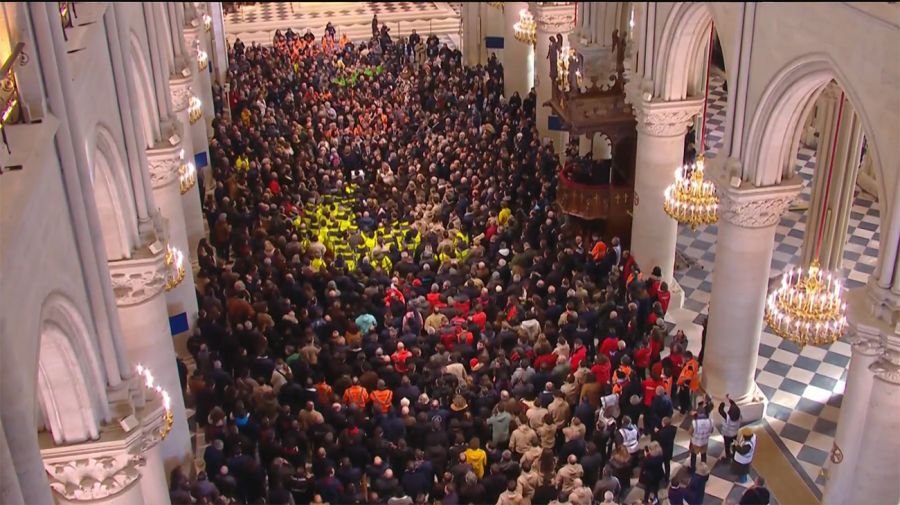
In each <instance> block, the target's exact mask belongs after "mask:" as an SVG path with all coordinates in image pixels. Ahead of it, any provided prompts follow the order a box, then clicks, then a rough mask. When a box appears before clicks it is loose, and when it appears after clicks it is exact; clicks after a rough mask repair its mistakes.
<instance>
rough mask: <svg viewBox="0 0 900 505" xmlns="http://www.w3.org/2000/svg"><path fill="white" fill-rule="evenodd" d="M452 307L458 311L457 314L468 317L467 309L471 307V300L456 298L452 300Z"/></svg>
mask: <svg viewBox="0 0 900 505" xmlns="http://www.w3.org/2000/svg"><path fill="white" fill-rule="evenodd" d="M453 308H454V309H456V310H458V311H459V314H460V315H461V316H462V317H469V310H470V309H471V302H470V301H469V300H468V299H466V300H462V301H460V300H456V301H454V302H453Z"/></svg>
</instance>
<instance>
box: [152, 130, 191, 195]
mask: <svg viewBox="0 0 900 505" xmlns="http://www.w3.org/2000/svg"><path fill="white" fill-rule="evenodd" d="M181 130H182V126H181V124H180V122H179V121H175V122H172V123H171V127H170V129H169V137H168V139H166V140H163V142H162V143H161V144H160V145H157V146H154V147H152V148H150V149H147V169H148V170H149V171H150V186H151V187H152V189H158V188H161V187H163V186H167V185H169V184H171V183H173V182H175V181H176V180H178V177H179V175H180V170H181V165H182V164H183V163H184V159H183V156H182V153H181V152H182V150H183V148H182V142H181V137H182V133H183V132H182V131H181ZM173 140H177V142H174V143H173V142H172V141H173Z"/></svg>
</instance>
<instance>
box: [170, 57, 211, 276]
mask: <svg viewBox="0 0 900 505" xmlns="http://www.w3.org/2000/svg"><path fill="white" fill-rule="evenodd" d="M185 74H187V77H184V78H177V79H172V80H170V81H169V83H170V89H171V94H172V106H173V109H174V111H175V114H176V117H177V118H178V121H179V122H181V124H182V126H183V131H184V139H183V141H182V146H183V147H184V163H185V164H193V163H194V155H195V154H197V153H201V152H205V153H206V157H207V159H209V153H208V151H209V141H208V139H207V137H206V125H205V123H203V122H202V121H203V106H202V100H201V101H200V102H199V104H198V102H197V101H198V100H199V98H198V97H197V95H196V94H195V93H194V88H193V86H192V83H193V75H192V73H191V72H190V69H189V68H188V67H185V69H184V70H183V71H182V72H181V75H185ZM195 169H196V167H195ZM199 199H200V196H199V193H198V192H197V191H193V192H188V193H186V199H185V203H184V222H185V227H186V230H187V239H188V241H187V249H186V250H184V251H183V252H184V255H185V258H193V257H194V256H195V255H196V251H197V244H198V243H199V242H200V239H201V238H203V236H204V235H205V230H204V228H203V211H202V210H201V207H200V201H199Z"/></svg>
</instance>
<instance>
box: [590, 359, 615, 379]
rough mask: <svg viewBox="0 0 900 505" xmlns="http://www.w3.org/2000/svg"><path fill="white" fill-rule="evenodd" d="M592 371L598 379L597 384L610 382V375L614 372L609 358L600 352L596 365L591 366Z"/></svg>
mask: <svg viewBox="0 0 900 505" xmlns="http://www.w3.org/2000/svg"><path fill="white" fill-rule="evenodd" d="M591 373H592V374H594V377H595V378H596V379H597V384H600V385H602V386H606V385H607V384H609V376H610V374H611V373H612V365H611V364H610V362H609V358H608V357H607V356H606V355H605V354H602V353H601V354H598V355H597V359H596V360H595V361H594V366H592V367H591Z"/></svg>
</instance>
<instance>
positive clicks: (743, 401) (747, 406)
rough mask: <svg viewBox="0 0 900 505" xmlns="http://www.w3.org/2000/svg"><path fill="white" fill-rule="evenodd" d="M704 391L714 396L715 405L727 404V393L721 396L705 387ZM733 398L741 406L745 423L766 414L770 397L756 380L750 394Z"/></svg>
mask: <svg viewBox="0 0 900 505" xmlns="http://www.w3.org/2000/svg"><path fill="white" fill-rule="evenodd" d="M704 361H705V360H704ZM704 391H705V392H706V393H707V394H709V396H710V398H712V400H713V405H716V406H718V405H719V403H721V402H725V403H726V405H727V404H728V402H727V401H726V400H725V395H722V396H719V395H718V394H713V393H710V392H709V391H706V390H705V389H704ZM731 399H732V400H734V403H737V405H738V407H740V408H741V419H742V422H743V423H744V424H747V423H752V422H756V421H759V420H761V419H762V418H763V417H764V416H765V415H766V408H767V407H768V406H769V399H768V398H766V395H765V393H763V392H762V390H761V389H759V386H758V385H757V384H756V382H755V381H754V382H753V383H752V384H751V387H750V392H749V393H748V394H746V395H744V396H742V397H739V398H735V397H733V396H732V397H731Z"/></svg>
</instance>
